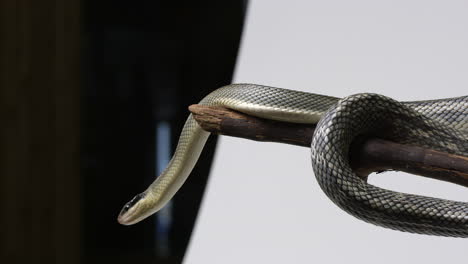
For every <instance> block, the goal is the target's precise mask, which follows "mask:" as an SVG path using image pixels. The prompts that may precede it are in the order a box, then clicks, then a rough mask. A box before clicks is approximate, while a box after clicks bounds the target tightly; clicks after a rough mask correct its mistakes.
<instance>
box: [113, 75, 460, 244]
mask: <svg viewBox="0 0 468 264" xmlns="http://www.w3.org/2000/svg"><path fill="white" fill-rule="evenodd" d="M199 104H201V105H207V106H222V107H225V108H228V109H232V110H235V111H239V112H241V113H245V114H248V115H252V116H255V117H260V118H265V119H269V120H275V121H283V122H290V123H300V124H315V125H316V128H315V131H314V133H313V135H312V143H311V163H312V168H313V172H314V174H315V177H316V179H317V182H318V184H319V186H320V187H321V189H322V190H323V191H324V193H325V194H326V196H327V197H328V198H330V199H331V200H332V201H333V202H334V203H335V204H336V205H337V206H338V207H339V208H341V209H342V210H344V211H346V212H347V213H349V214H350V215H352V216H354V217H356V218H358V219H361V220H363V221H365V222H368V223H371V224H374V225H377V226H381V227H385V228H390V229H393V230H399V231H404V232H410V233H416V234H426V235H437V236H449V237H468V203H466V202H462V201H452V200H446V199H440V198H435V197H428V196H421V195H415V194H409V193H401V192H397V191H392V190H387V189H384V188H381V187H378V186H374V185H372V184H369V183H368V182H367V180H366V179H364V178H362V177H360V176H358V175H357V174H356V172H354V171H353V169H352V168H351V167H350V162H349V161H350V157H349V155H350V153H349V150H350V145H351V143H352V142H353V140H355V139H356V138H357V137H362V136H372V137H378V138H382V139H385V140H390V141H393V142H396V143H401V144H407V145H412V146H419V147H424V148H430V149H433V150H437V151H443V152H446V153H450V154H455V155H461V156H468V96H462V97H456V98H447V99H436V100H423V101H411V102H399V101H396V100H394V99H391V98H389V97H386V96H384V95H379V94H373V93H359V94H354V95H351V96H347V97H344V98H338V97H332V96H326V95H319V94H313V93H306V92H301V91H295V90H289V89H282V88H276V87H269V86H263V85H257V84H230V85H227V86H224V87H221V88H219V89H217V90H214V91H213V92H211V93H210V94H209V95H207V96H206V97H205V98H204V99H202V100H201V101H200V103H199ZM209 135H210V133H209V132H206V131H204V130H203V129H202V128H201V127H200V126H199V125H198V123H197V122H196V121H195V119H194V118H193V116H192V115H191V114H190V115H189V117H188V119H187V121H186V123H185V125H184V127H183V129H182V132H181V135H180V138H179V142H178V144H177V147H176V149H175V152H174V155H173V157H172V159H171V160H170V162H169V164H168V165H167V167H166V169H165V170H164V171H163V172H162V173H161V174H160V175H159V176H158V177H157V178H156V179H155V180H154V182H153V183H151V185H150V186H149V187H148V188H147V189H146V190H145V191H144V192H142V193H140V194H138V195H136V196H135V197H134V198H133V199H132V200H130V201H129V202H128V203H127V204H125V206H124V207H123V209H122V210H121V211H120V214H119V216H118V222H119V223H121V224H123V225H131V224H135V223H137V222H139V221H141V220H143V219H145V218H146V217H148V216H150V215H152V214H153V213H155V212H157V211H158V210H160V209H161V208H163V207H164V206H165V205H166V204H167V203H168V201H169V200H170V199H171V198H172V197H173V196H174V195H175V193H176V192H177V191H178V190H179V188H180V187H181V186H182V184H183V183H184V182H185V180H186V179H187V177H188V176H189V175H190V172H191V171H192V169H193V167H194V166H195V164H196V162H197V160H198V158H199V156H200V153H201V152H202V149H203V146H204V144H205V142H206V140H207V139H208V137H209ZM293 169H294V168H291V170H293ZM247 173H248V172H247ZM282 195H283V194H282Z"/></svg>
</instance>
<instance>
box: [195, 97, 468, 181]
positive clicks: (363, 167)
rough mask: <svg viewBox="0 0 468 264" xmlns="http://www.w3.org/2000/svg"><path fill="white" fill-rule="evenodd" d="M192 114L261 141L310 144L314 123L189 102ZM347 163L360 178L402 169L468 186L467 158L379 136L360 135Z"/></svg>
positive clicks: (206, 125)
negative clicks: (295, 121) (252, 114)
mask: <svg viewBox="0 0 468 264" xmlns="http://www.w3.org/2000/svg"><path fill="white" fill-rule="evenodd" d="M189 110H190V112H192V114H193V117H194V118H195V120H196V121H197V122H198V124H199V125H200V126H201V127H202V128H203V129H204V130H206V131H208V132H211V133H214V134H220V135H227V136H233V137H240V138H246V139H251V140H255V141H262V142H277V143H284V144H291V145H296V146H302V147H310V143H311V140H312V135H313V132H314V129H315V126H314V125H303V124H293V123H285V122H279V121H271V120H266V119H262V118H257V117H253V116H250V115H246V114H243V113H239V112H236V111H233V110H230V109H226V108H221V107H209V106H203V105H191V106H190V107H189ZM350 163H351V166H352V167H353V169H354V170H355V171H356V172H357V173H358V175H360V176H361V177H363V178H367V176H368V175H369V174H370V173H372V172H383V171H388V170H397V171H404V172H408V173H411V174H416V175H420V176H424V177H429V178H434V179H438V180H442V181H447V182H452V183H455V184H459V185H462V186H465V187H468V157H463V156H457V155H452V154H448V153H444V152H440V151H435V150H431V149H425V148H421V147H415V146H408V145H402V144H398V143H394V142H391V141H387V140H383V139H378V138H359V139H357V140H355V142H353V144H352V146H351V149H350Z"/></svg>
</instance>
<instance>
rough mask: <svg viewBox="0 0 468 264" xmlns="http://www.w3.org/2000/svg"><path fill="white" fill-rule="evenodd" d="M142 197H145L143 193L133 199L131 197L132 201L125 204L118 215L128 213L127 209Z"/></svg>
mask: <svg viewBox="0 0 468 264" xmlns="http://www.w3.org/2000/svg"><path fill="white" fill-rule="evenodd" d="M143 197H145V193H139V194H137V195H136V196H135V197H133V199H132V200H130V202H128V203H126V204H125V206H124V207H123V208H122V211H120V215H123V214H125V213H126V212H127V211H128V209H130V208H132V207H133V206H134V205H135V204H136V203H138V201H140V200H141V199H142V198H143Z"/></svg>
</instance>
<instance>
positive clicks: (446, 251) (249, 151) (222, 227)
mask: <svg viewBox="0 0 468 264" xmlns="http://www.w3.org/2000/svg"><path fill="white" fill-rule="evenodd" d="M467 14H468V2H467V1H408V0H405V1H345V0H341V1H286V0H282V1H271V0H252V1H250V3H249V8H248V16H247V20H246V25H245V30H244V35H243V40H242V46H241V50H240V54H239V58H238V65H237V70H236V74H235V82H249V83H258V84H265V85H271V86H276V87H283V88H289V89H296V90H303V91H310V92H314V93H321V94H326V95H333V96H339V97H343V96H347V95H351V94H354V93H358V92H375V93H380V94H384V95H387V96H390V97H393V98H395V99H398V100H421V99H431V98H442V97H452V96H460V95H467V94H468V48H467V47H468V15H467ZM192 177H196V175H192ZM370 182H371V183H372V184H375V185H378V186H382V187H385V188H388V189H393V190H400V191H404V192H412V193H419V194H426V195H431V196H435V197H442V198H449V199H455V200H461V201H467V202H468V191H467V189H466V188H462V187H459V186H455V185H452V184H447V183H444V182H438V181H434V180H429V179H422V178H420V177H416V176H409V175H407V174H403V173H385V174H384V175H382V174H381V175H378V176H373V177H372V178H371V180H370ZM467 250H468V239H454V238H444V237H433V236H424V235H414V234H409V233H403V232H398V231H392V230H388V229H384V228H381V227H377V226H373V225H371V224H367V223H365V222H362V221H360V220H357V219H355V218H354V217H352V216H350V215H348V214H346V213H345V212H343V211H342V210H340V209H339V208H338V207H337V206H335V205H334V204H333V203H332V202H331V201H330V200H329V199H328V198H327V197H326V196H325V195H324V193H323V192H322V191H321V189H320V188H319V186H318V184H317V182H316V180H315V177H314V175H313V172H312V168H311V165H310V152H309V149H307V148H300V147H294V146H287V145H280V144H274V143H257V142H253V141H247V140H242V139H235V138H228V137H222V138H221V140H220V142H219V145H218V149H217V153H216V158H215V161H214V166H213V168H212V172H211V176H210V181H209V185H208V188H207V193H206V195H205V198H204V201H203V205H202V209H201V212H200V215H199V219H198V221H197V225H196V229H195V231H194V235H193V237H192V241H191V243H190V247H189V251H188V253H187V255H186V258H185V263H190V264H192V263H203V264H206V263H236V264H237V263H321V264H322V263H344V262H346V263H362V264H364V263H373V264H375V263H399V264H403V263H425V264H429V263H466V257H467Z"/></svg>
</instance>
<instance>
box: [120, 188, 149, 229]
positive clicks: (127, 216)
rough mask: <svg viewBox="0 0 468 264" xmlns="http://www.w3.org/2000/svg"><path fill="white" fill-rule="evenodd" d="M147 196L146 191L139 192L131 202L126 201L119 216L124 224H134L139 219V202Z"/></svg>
mask: <svg viewBox="0 0 468 264" xmlns="http://www.w3.org/2000/svg"><path fill="white" fill-rule="evenodd" d="M143 197H145V193H140V194H137V195H136V196H135V197H133V199H132V200H130V202H128V203H126V204H125V205H124V207H123V208H122V210H121V211H120V213H119V216H118V217H117V221H118V222H119V223H120V224H122V225H132V224H134V223H136V222H138V221H139V214H138V206H137V205H138V202H139V201H140V200H141V199H142V198H143Z"/></svg>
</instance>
